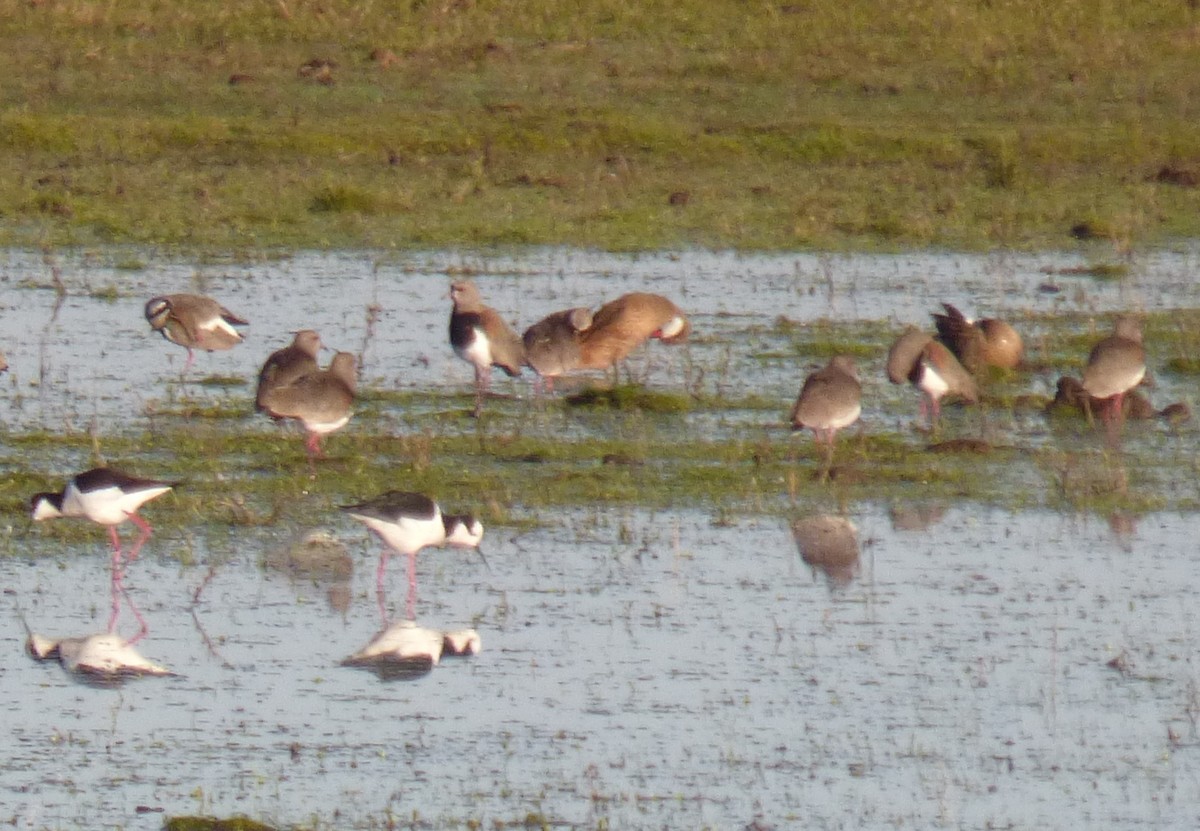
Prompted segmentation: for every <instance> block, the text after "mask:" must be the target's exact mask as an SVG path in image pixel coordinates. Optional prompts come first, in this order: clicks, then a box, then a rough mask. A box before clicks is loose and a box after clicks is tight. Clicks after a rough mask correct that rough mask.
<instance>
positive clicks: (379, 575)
mask: <svg viewBox="0 0 1200 831" xmlns="http://www.w3.org/2000/svg"><path fill="white" fill-rule="evenodd" d="M389 556H390V555H389V553H388V552H387V551H386V550H384V551H381V552H379V565H378V566H377V567H376V569H375V602H376V603H377V604H379V623H380V626H382V627H386V626H387V622H388V618H387V591H386V589H385V588H384V585H383V584H384V580H385V578H386V576H387V562H388V557H389Z"/></svg>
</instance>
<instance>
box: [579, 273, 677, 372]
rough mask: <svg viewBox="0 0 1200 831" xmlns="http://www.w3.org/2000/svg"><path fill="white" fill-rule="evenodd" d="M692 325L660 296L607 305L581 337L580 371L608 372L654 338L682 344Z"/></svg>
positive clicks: (633, 297) (643, 294)
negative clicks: (599, 370) (600, 370)
mask: <svg viewBox="0 0 1200 831" xmlns="http://www.w3.org/2000/svg"><path fill="white" fill-rule="evenodd" d="M691 331H692V324H691V322H690V321H689V320H688V319H687V316H686V315H685V314H684V313H683V312H682V311H681V310H680V308H679V307H678V306H676V305H675V304H674V303H672V302H671V301H670V300H668V299H667V298H666V297H663V296H662V295H660V294H649V293H646V292H632V293H630V294H624V295H622V296H620V297H618V298H617V299H616V300H612V301H610V302H608V303H605V304H604V305H603V306H601V307H600V308H599V309H597V310H596V313H595V314H594V315H593V316H592V325H591V326H589V327H588V328H587V329H586V330H584V331H583V332H582V333H581V334H580V336H579V349H580V362H579V368H580V369H608V368H610V367H613V366H616V365H617V364H618V363H620V362H621V361H623V360H625V359H626V358H627V357H629V354H630V353H631V352H632V351H633V350H634V349H636V348H637V347H639V346H641V345H642V344H643V343H645V342H646V341H648V340H650V339H651V338H657V339H658V340H661V341H662V342H663V343H665V344H668V345H670V344H676V343H682V342H684V341H686V340H687V338H688V335H690V334H691Z"/></svg>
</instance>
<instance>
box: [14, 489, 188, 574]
mask: <svg viewBox="0 0 1200 831" xmlns="http://www.w3.org/2000/svg"><path fill="white" fill-rule="evenodd" d="M177 484H178V483H176V482H164V481H160V480H158V479H141V478H139V477H137V476H130V475H128V474H126V473H122V472H121V471H119V470H114V469H112V468H110V467H97V468H93V469H91V470H88V471H85V472H83V473H79V474H76V475H75V476H73V477H72V478H71V480H70V481H69V482H67V485H66V487H65V488H63V489H62V490H61V491H59V492H58V493H46V492H43V493H38V494H35V495H34V496H33V498H32V499H31V500H30V505H31V508H32V511H33V518H34V520H38V521H40V520H44V519H56V518H58V517H83V518H85V519H90V520H91V521H92V522H95V523H97V524H98V525H107V526H108V534H109V539H110V540H111V541H112V546H113V556H114V562H115V563H117V564H119V563H120V562H121V559H122V552H121V538H120V537H119V536H118V535H117V526H118V525H120V524H121V523H122V522H124V521H125V520H129V521H130V522H132V523H133V524H134V525H136V526H137V527H138V528H139V529H140V530H141V536H139V537H138V540H137V542H135V543H134V545H133V548H132V549H131V550H130V552H129V556H128V557H127V558H125V559H128V560H132V559H135V558H136V557H137V555H138V552H139V551H140V550H141V548H142V545H144V544H145V542H146V540H148V539H149V538H150V531H151V529H150V524H149V523H148V522H146V520H144V519H142V518H141V517H140V516H138V508H140V507H141V506H142V505H144V504H146V503H147V502H149V501H150V500H151V499H155V498H157V497H159V496H162V495H163V494H164V493H166V492H167V491H169V490H171V489H172V488H174V487H176V486H177Z"/></svg>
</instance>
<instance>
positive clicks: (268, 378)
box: [254, 329, 321, 413]
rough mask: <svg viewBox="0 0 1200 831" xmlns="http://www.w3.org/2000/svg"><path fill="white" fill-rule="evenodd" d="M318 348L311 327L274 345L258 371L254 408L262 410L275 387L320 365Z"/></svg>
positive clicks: (315, 335)
mask: <svg viewBox="0 0 1200 831" xmlns="http://www.w3.org/2000/svg"><path fill="white" fill-rule="evenodd" d="M320 352H321V336H320V335H318V334H317V333H316V332H314V331H313V330H312V329H301V330H300V331H299V332H297V333H296V334H295V337H293V338H292V342H291V345H289V346H285V347H284V348H283V349H277V350H275V351H274V352H272V353H271V354H270V356H268V357H267V360H266V361H265V362H264V363H263V365H262V369H260V370H259V372H258V387H257V389H256V391H255V394H254V409H256V410H257V411H258V412H260V413H261V412H265V411H266V409H267V407H266V399H267V396H268V395H270V393H271V391H272V390H273V389H274V388H275V387H284V386H287V385H288V384H290V383H292V382H293V381H295V380H296V379H297V378H301V377H303V376H305V375H308V374H310V373H313V372H316V371H317V370H319V369H320V368H321V367H320V365H319V364H318V363H317V356H318V355H319V354H320Z"/></svg>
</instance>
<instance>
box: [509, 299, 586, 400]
mask: <svg viewBox="0 0 1200 831" xmlns="http://www.w3.org/2000/svg"><path fill="white" fill-rule="evenodd" d="M591 325H592V311H591V309H587V308H584V307H579V308H575V309H565V310H563V311H561V312H554V313H553V314H550V315H547V316H546V317H544V318H542V319H541V320H539V321H538V322H537V323H535V324H533V325H532V326H530V327H529V328H528V329H526V330H525V334H524V335H523V336H522V337H521V340H522V341H523V342H524V344H525V362H526V363H527V364H528V365H529V366H530V367H532V368H533V371H534V372H536V373H537V375H538V379H539V381H540V382H541V383H542V384H545V385H546V386H547V387H548V386H550V385H552V384H553V382H554V379H555V378H557V377H558V376H559V375H565V374H567V373H568V372H573V371H574V370H576V369H578V368H579V366H580V364H581V363H582V362H583V352H582V349H581V348H580V335H581V334H582V333H583V332H584V331H585V330H586V329H588V328H589V327H590V326H591Z"/></svg>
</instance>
